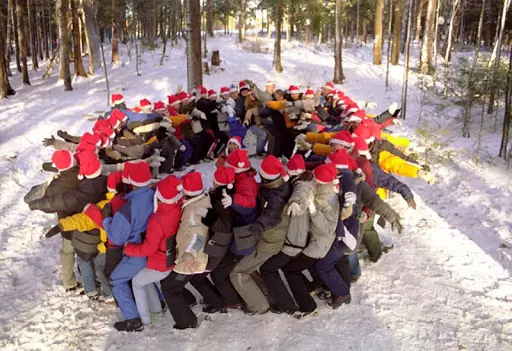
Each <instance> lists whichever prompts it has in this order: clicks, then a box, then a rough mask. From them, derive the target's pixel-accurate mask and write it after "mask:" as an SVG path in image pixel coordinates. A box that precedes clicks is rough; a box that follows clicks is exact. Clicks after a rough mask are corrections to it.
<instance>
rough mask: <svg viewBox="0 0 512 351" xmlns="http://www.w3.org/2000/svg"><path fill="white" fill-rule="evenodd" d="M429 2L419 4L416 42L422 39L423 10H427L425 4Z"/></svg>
mask: <svg viewBox="0 0 512 351" xmlns="http://www.w3.org/2000/svg"><path fill="white" fill-rule="evenodd" d="M426 3H427V0H420V2H419V4H418V15H417V16H416V31H415V38H414V40H416V41H419V40H420V37H421V19H422V17H423V10H424V9H425V4H426Z"/></svg>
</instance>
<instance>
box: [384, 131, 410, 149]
mask: <svg viewBox="0 0 512 351" xmlns="http://www.w3.org/2000/svg"><path fill="white" fill-rule="evenodd" d="M382 139H386V140H387V141H389V142H390V143H391V144H393V145H395V146H396V148H397V149H399V150H400V151H402V152H404V151H405V150H407V148H408V147H409V145H410V144H411V141H410V140H409V139H407V138H406V137H401V136H393V135H390V134H387V133H382Z"/></svg>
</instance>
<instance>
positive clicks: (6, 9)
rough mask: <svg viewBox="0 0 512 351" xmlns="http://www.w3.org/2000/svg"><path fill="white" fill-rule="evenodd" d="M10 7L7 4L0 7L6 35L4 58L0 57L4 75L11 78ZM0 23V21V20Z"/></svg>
mask: <svg viewBox="0 0 512 351" xmlns="http://www.w3.org/2000/svg"><path fill="white" fill-rule="evenodd" d="M10 6H11V4H10V3H7V4H3V7H1V5H0V8H1V9H2V12H1V13H0V16H3V18H5V27H4V28H5V33H6V37H7V38H6V40H5V45H4V48H3V49H4V56H3V57H2V60H4V63H5V66H4V69H5V73H6V74H7V76H8V77H11V76H12V72H11V42H12V17H11V16H10V15H9V14H10ZM0 21H1V19H0ZM0 30H3V29H2V28H0Z"/></svg>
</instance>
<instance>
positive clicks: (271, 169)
mask: <svg viewBox="0 0 512 351" xmlns="http://www.w3.org/2000/svg"><path fill="white" fill-rule="evenodd" d="M259 172H260V176H261V178H264V179H267V180H274V179H277V178H279V177H283V179H284V181H287V180H288V179H289V177H288V175H287V174H286V171H285V170H284V167H283V164H282V163H281V161H279V159H278V158H277V157H275V156H274V155H269V156H267V157H265V158H264V159H263V161H261V165H260V170H259Z"/></svg>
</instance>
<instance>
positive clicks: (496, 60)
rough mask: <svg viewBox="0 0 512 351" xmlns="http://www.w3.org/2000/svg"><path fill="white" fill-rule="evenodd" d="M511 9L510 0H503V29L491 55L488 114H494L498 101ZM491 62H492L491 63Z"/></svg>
mask: <svg viewBox="0 0 512 351" xmlns="http://www.w3.org/2000/svg"><path fill="white" fill-rule="evenodd" d="M509 8H510V0H503V12H502V14H501V27H500V32H499V35H498V39H497V40H496V43H495V45H494V50H493V52H492V55H491V61H492V62H493V70H492V82H491V87H490V92H489V108H488V109H487V113H488V114H492V110H493V108H494V100H495V99H496V76H497V74H498V69H499V66H500V60H501V46H502V45H503V35H504V32H505V24H506V23H507V13H508V9H509ZM491 61H490V62H491Z"/></svg>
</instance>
